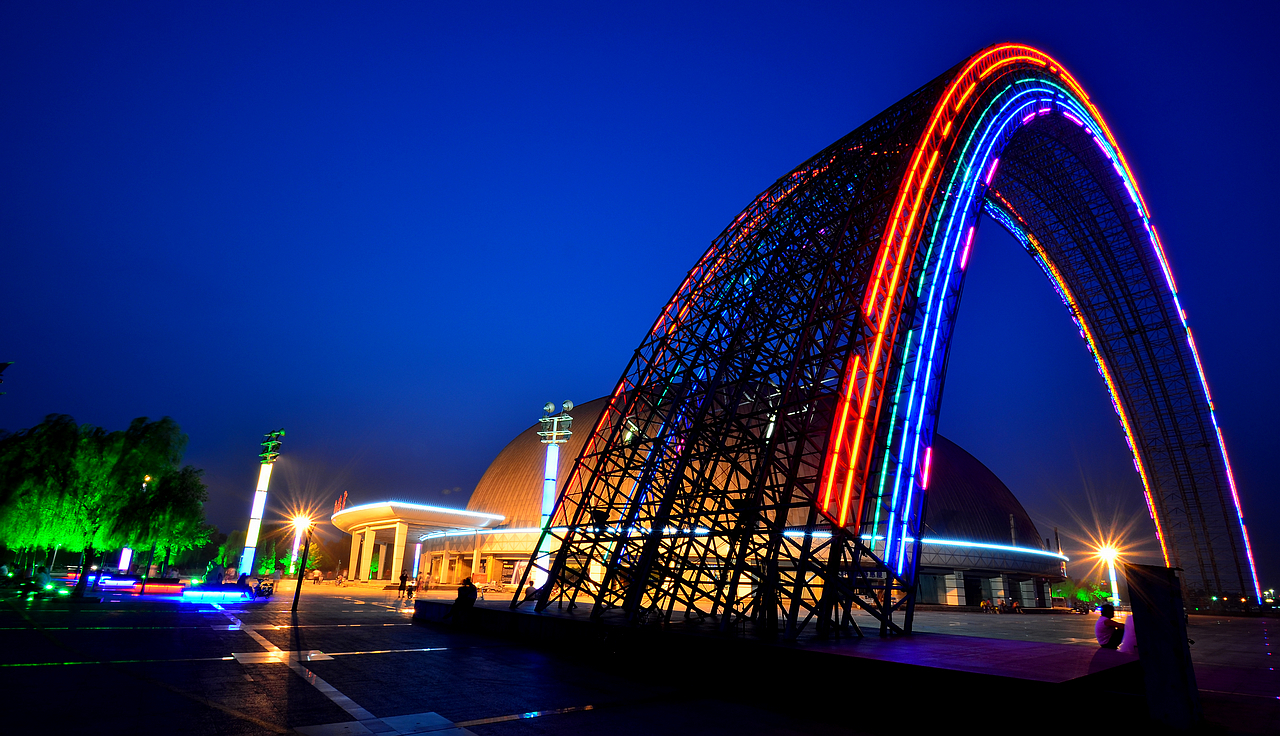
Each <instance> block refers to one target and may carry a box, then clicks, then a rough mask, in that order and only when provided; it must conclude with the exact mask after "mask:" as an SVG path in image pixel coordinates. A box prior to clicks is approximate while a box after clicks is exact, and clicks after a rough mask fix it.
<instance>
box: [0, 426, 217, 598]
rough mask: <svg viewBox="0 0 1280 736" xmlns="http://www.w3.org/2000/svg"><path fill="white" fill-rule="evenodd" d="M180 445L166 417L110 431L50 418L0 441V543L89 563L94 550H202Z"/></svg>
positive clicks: (199, 503) (192, 479) (194, 489)
mask: <svg viewBox="0 0 1280 736" xmlns="http://www.w3.org/2000/svg"><path fill="white" fill-rule="evenodd" d="M186 444H187V436H186V435H185V434H183V433H182V431H181V430H180V429H179V428H178V425H177V423H176V422H174V421H173V420H172V419H170V418H168V417H165V418H163V419H160V420H158V421H155V422H152V421H149V420H147V419H146V418H145V417H141V418H138V419H135V420H133V421H132V422H131V423H130V424H129V428H128V429H126V430H124V431H117V432H108V431H107V430H105V429H102V428H101V427H95V426H92V425H88V424H86V425H77V424H76V423H75V420H73V419H72V418H71V417H69V416H67V415H65V414H51V415H49V416H48V417H46V418H45V420H44V421H43V422H41V423H40V424H38V425H36V426H35V427H32V428H30V429H26V430H21V431H19V432H14V433H12V434H9V433H4V434H3V435H0V542H3V543H4V544H5V545H7V546H8V547H10V548H22V547H45V548H47V547H53V546H55V545H57V546H61V547H62V548H64V549H66V550H68V551H76V550H80V551H82V553H83V557H82V559H83V560H85V561H86V563H87V562H91V561H92V560H93V559H94V556H95V550H104V549H112V548H116V547H121V546H130V547H134V548H135V549H141V548H144V547H150V546H151V545H152V544H156V545H157V547H165V548H173V549H178V550H182V549H190V548H192V547H195V546H200V545H202V544H203V543H204V541H205V540H207V539H208V537H209V534H210V533H211V532H212V529H211V528H210V527H208V526H207V525H205V523H204V508H203V504H204V501H205V499H206V498H207V495H208V494H207V490H206V489H205V486H204V483H203V481H202V480H201V479H200V475H201V471H199V470H197V469H195V468H192V467H190V466H187V467H185V468H180V467H179V462H180V461H181V459H182V452H183V450H184V449H185V448H186ZM147 476H151V478H152V480H151V482H149V483H146V482H145V480H144V479H145V478H146V477H147ZM144 483H145V486H144ZM84 579H85V578H84V576H81V578H80V581H81V582H80V584H79V585H78V586H77V591H76V593H77V595H79V594H81V593H82V591H83V581H84Z"/></svg>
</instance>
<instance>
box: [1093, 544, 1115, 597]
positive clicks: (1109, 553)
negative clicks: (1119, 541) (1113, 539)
mask: <svg viewBox="0 0 1280 736" xmlns="http://www.w3.org/2000/svg"><path fill="white" fill-rule="evenodd" d="M1119 556H1120V551H1119V550H1117V549H1116V548H1115V547H1112V546H1110V545H1107V546H1104V547H1102V548H1100V549H1099V550H1098V557H1100V558H1102V559H1103V560H1105V561H1106V563H1107V575H1108V577H1109V579H1110V581H1111V605H1113V606H1118V605H1120V590H1119V588H1117V587H1116V558H1117V557H1119Z"/></svg>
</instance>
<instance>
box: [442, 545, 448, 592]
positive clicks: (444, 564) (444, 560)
mask: <svg viewBox="0 0 1280 736" xmlns="http://www.w3.org/2000/svg"><path fill="white" fill-rule="evenodd" d="M440 584H441V585H448V584H449V550H447V549H446V550H445V551H444V557H442V558H440Z"/></svg>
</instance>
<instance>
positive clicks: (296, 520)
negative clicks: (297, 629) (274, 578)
mask: <svg viewBox="0 0 1280 736" xmlns="http://www.w3.org/2000/svg"><path fill="white" fill-rule="evenodd" d="M311 526H312V524H311V519H308V518H307V517H305V516H295V517H293V529H294V537H293V538H294V543H293V550H294V553H295V554H296V553H297V551H298V542H297V539H298V538H299V537H302V536H304V535H305V537H306V542H304V543H303V545H302V566H301V568H300V569H299V570H298V586H297V587H296V588H294V589H293V608H292V609H291V610H292V611H293V612H294V613H297V612H298V596H299V595H301V594H302V577H303V576H304V575H306V574H307V553H308V552H310V551H311Z"/></svg>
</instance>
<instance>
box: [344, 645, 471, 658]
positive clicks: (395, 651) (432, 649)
mask: <svg viewBox="0 0 1280 736" xmlns="http://www.w3.org/2000/svg"><path fill="white" fill-rule="evenodd" d="M448 648H449V647H423V648H421V649H373V650H370V651H367V652H325V654H327V655H329V656H330V657H345V656H348V655H351V654H398V653H400V652H443V651H445V650H447V649H448Z"/></svg>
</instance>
